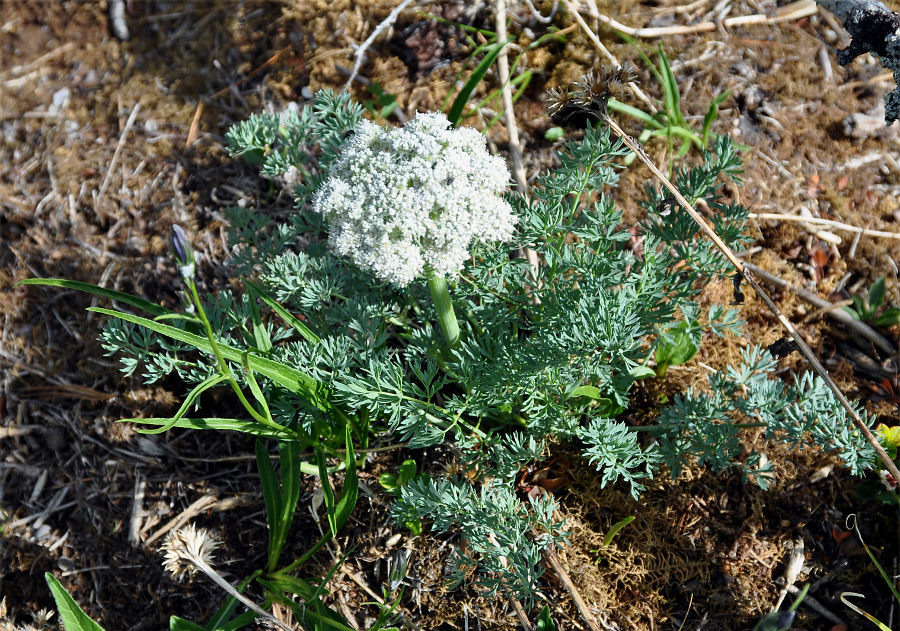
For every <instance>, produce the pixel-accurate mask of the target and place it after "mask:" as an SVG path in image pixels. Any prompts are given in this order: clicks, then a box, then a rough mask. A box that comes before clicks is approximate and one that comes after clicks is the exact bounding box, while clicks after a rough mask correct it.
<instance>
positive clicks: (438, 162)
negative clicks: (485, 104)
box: [313, 113, 516, 286]
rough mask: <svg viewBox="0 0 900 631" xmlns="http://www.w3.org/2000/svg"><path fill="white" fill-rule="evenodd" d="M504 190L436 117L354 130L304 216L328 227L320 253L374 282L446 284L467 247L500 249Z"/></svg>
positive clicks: (508, 217) (478, 139)
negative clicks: (344, 261)
mask: <svg viewBox="0 0 900 631" xmlns="http://www.w3.org/2000/svg"><path fill="white" fill-rule="evenodd" d="M508 181H509V170H508V169H507V168H506V164H505V162H504V161H503V160H502V159H501V158H499V157H496V156H491V155H490V154H489V153H488V151H487V148H486V146H485V139H484V137H483V136H482V135H481V134H480V133H478V132H477V131H476V130H474V129H471V128H462V129H452V128H451V127H450V122H449V121H448V120H447V118H446V117H445V116H444V115H443V114H441V113H428V114H418V115H416V117H415V118H414V119H413V120H411V121H410V122H409V123H407V124H406V125H405V126H404V127H402V128H398V129H384V128H382V127H379V126H378V125H375V124H373V123H370V122H368V121H365V120H363V121H360V123H359V125H357V127H356V129H355V131H354V135H353V137H352V138H351V139H350V140H348V141H347V142H346V144H345V145H344V146H343V147H342V150H341V157H340V159H338V160H337V161H336V162H335V163H334V164H333V165H332V167H331V170H330V172H329V176H328V179H327V180H326V181H325V184H324V185H323V186H322V188H321V189H320V190H319V191H318V193H317V194H316V196H315V198H314V200H313V208H314V209H315V211H316V212H318V213H320V214H321V215H322V216H323V217H325V218H326V219H327V220H328V222H329V224H330V232H329V244H330V245H331V247H332V249H333V250H334V251H335V252H336V253H338V254H339V255H342V256H347V257H349V258H350V259H351V260H352V261H353V262H354V263H355V264H356V265H358V266H359V267H360V268H362V269H365V270H368V271H370V272H372V273H373V274H374V275H375V276H377V277H378V278H381V279H383V280H385V281H388V282H392V283H396V284H397V285H400V286H404V285H407V284H409V283H410V282H411V281H412V280H413V279H415V278H416V277H419V276H421V275H423V273H425V274H434V275H435V276H438V277H447V276H455V275H456V274H457V273H458V272H459V270H460V269H461V268H462V266H463V263H464V262H465V261H466V259H468V258H469V251H468V249H469V246H470V244H471V243H472V241H473V240H477V241H482V242H488V241H505V240H508V239H509V238H510V237H511V236H512V232H513V228H514V226H515V223H516V217H515V215H514V214H513V211H512V207H511V206H510V205H509V203H508V202H507V201H505V200H504V199H502V198H500V197H499V196H498V194H499V193H500V192H502V190H503V189H504V188H505V187H506V185H507V183H508Z"/></svg>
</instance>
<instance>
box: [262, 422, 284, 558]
mask: <svg viewBox="0 0 900 631" xmlns="http://www.w3.org/2000/svg"><path fill="white" fill-rule="evenodd" d="M255 447H256V468H257V469H258V470H259V481H260V484H261V485H262V489H263V500H264V501H265V504H266V521H268V522H269V553H268V563H267V564H266V567H267V568H268V569H269V571H270V572H271V571H272V570H273V569H274V568H276V567H278V558H279V557H280V556H281V550H282V548H283V547H284V541H281V542H279V539H280V531H279V528H278V521H279V517H280V515H281V514H282V512H283V509H284V501H283V499H282V496H281V487H280V486H279V485H278V477H277V476H276V475H275V467H273V466H272V460H271V459H270V458H269V453H268V452H267V451H266V447H265V445H264V444H263V442H262V441H261V440H257V441H256V446H255Z"/></svg>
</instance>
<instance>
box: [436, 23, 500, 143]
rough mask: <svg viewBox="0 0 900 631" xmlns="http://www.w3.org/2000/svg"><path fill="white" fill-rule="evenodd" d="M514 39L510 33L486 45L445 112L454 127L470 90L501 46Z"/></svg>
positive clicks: (457, 122)
mask: <svg viewBox="0 0 900 631" xmlns="http://www.w3.org/2000/svg"><path fill="white" fill-rule="evenodd" d="M515 39H516V38H515V37H513V36H512V35H511V36H509V37H507V38H506V40H504V41H502V42H497V43H495V44H491V45H490V46H488V49H487V52H486V53H485V55H484V58H483V59H482V60H481V61H480V62H479V64H478V65H477V66H476V67H475V69H474V70H473V71H472V74H471V75H470V76H469V78H468V80H467V81H466V83H465V84H464V85H463V87H462V89H461V90H460V91H459V95H458V96H457V97H456V99H455V100H454V101H453V105H451V106H450V111H449V112H447V119H448V120H449V121H450V123H451V124H452V125H453V126H454V127H458V126H459V123H460V121H461V120H462V113H463V110H464V109H465V107H466V103H468V102H469V97H470V96H472V92H473V91H474V90H475V86H477V85H478V84H479V83H480V82H481V80H482V79H484V75H486V74H487V71H488V69H489V68H490V67H491V64H493V63H494V61H495V60H496V59H497V57H498V56H499V55H500V51H502V50H503V47H504V46H506V45H507V44H508V43H510V42H512V41H515Z"/></svg>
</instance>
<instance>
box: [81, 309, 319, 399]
mask: <svg viewBox="0 0 900 631" xmlns="http://www.w3.org/2000/svg"><path fill="white" fill-rule="evenodd" d="M88 311H93V312H95V313H102V314H104V315H108V316H111V317H114V318H119V319H120V320H125V321H126V322H131V323H133V324H139V325H140V326H143V327H146V328H148V329H150V330H151V331H155V332H157V333H159V334H160V335H165V336H166V337H170V338H172V339H173V340H178V341H180V342H184V343H185V344H190V345H191V346H193V347H194V348H196V349H198V350H201V351H203V352H205V353H210V354H211V353H212V346H211V345H210V343H209V340H208V339H207V338H206V337H205V336H204V337H201V336H199V335H194V334H193V333H188V332H187V331H182V330H181V329H176V328H175V327H171V326H168V325H165V324H160V323H159V322H156V321H154V320H148V319H147V318H142V317H140V316H134V315H131V314H130V313H123V312H121V311H114V310H112V309H102V308H100V307H90V308H88ZM219 350H220V351H221V353H222V356H223V357H224V358H225V359H227V360H229V361H233V362H235V363H240V361H241V353H242V351H239V350H237V349H236V348H232V347H230V346H225V345H224V344H219ZM248 362H249V366H250V368H252V369H253V370H254V371H256V372H258V373H259V374H261V375H263V376H265V377H268V378H269V379H271V380H272V381H274V382H275V383H277V384H278V385H280V386H282V387H284V388H287V389H288V390H290V391H291V392H295V393H297V394H299V395H300V396H302V397H304V398H305V399H306V400H307V401H308V402H309V403H311V404H312V405H314V406H315V407H317V408H319V409H320V410H322V411H324V412H331V411H332V406H331V404H330V402H329V400H328V396H329V393H328V390H327V388H326V387H325V385H324V384H323V383H322V382H320V381H319V380H318V379H315V378H314V377H310V376H309V375H307V374H305V373H302V372H300V371H299V370H296V369H294V368H291V367H290V366H285V365H284V364H280V363H278V362H275V361H272V360H270V359H266V358H265V357H259V356H256V355H251V356H250V357H249V359H248Z"/></svg>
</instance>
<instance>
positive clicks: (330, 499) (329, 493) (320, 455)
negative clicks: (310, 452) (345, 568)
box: [316, 448, 337, 537]
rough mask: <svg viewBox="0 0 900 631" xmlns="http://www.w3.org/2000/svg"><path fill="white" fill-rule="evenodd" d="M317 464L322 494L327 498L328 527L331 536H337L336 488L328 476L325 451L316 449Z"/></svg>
mask: <svg viewBox="0 0 900 631" xmlns="http://www.w3.org/2000/svg"><path fill="white" fill-rule="evenodd" d="M316 464H317V465H318V466H319V481H320V482H321V483H322V495H323V496H324V498H325V514H326V515H327V516H328V527H329V528H330V529H331V536H332V537H335V536H337V519H335V514H334V489H333V488H331V479H330V478H329V477H328V467H327V466H326V464H325V452H324V451H323V450H322V449H321V448H320V449H316Z"/></svg>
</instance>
